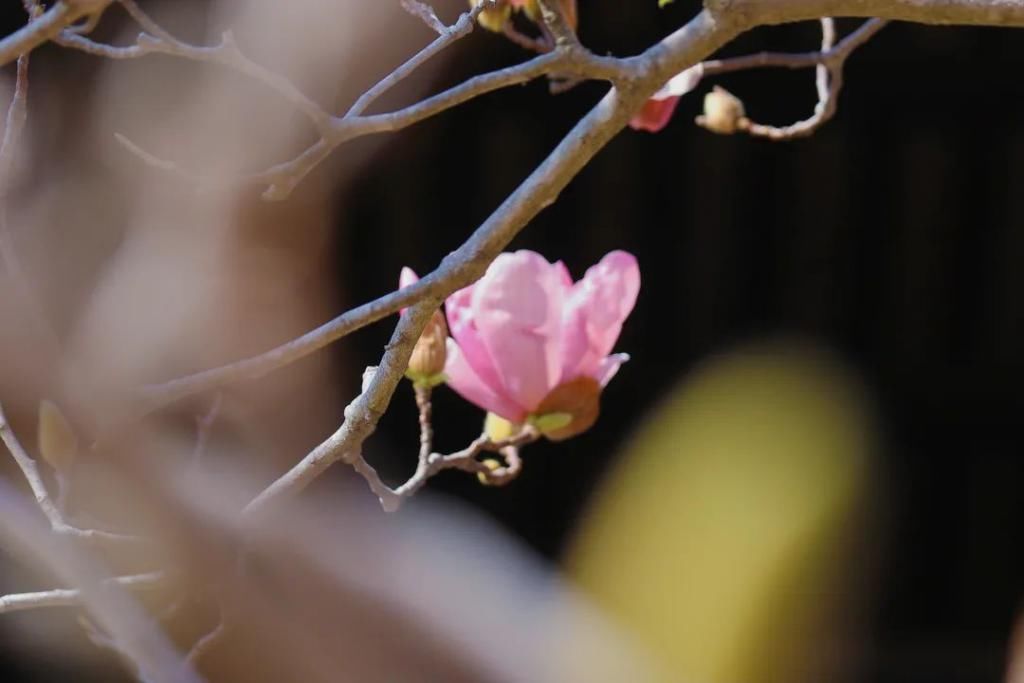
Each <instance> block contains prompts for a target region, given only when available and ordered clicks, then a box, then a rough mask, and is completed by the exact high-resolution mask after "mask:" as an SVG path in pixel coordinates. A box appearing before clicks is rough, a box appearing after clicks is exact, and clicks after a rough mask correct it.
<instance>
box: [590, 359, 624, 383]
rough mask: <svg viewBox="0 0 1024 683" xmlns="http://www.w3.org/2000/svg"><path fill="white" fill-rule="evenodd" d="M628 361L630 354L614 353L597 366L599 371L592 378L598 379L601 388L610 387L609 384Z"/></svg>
mask: <svg viewBox="0 0 1024 683" xmlns="http://www.w3.org/2000/svg"><path fill="white" fill-rule="evenodd" d="M628 360H629V354H628V353H613V354H612V355H610V356H606V357H604V358H602V359H601V361H600V362H599V363H598V364H597V369H596V370H595V371H594V374H592V375H591V377H593V378H594V379H596V380H597V381H598V383H599V384H600V385H601V387H602V388H604V387H606V386H608V382H611V381H612V378H613V377H615V374H616V373H617V372H618V371H619V368H620V367H622V364H623V363H625V362H626V361H628Z"/></svg>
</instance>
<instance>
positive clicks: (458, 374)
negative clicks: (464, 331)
mask: <svg viewBox="0 0 1024 683" xmlns="http://www.w3.org/2000/svg"><path fill="white" fill-rule="evenodd" d="M447 355H448V360H447V363H446V364H445V376H446V381H447V383H448V386H450V387H451V388H452V389H453V390H454V391H455V392H456V393H457V394H459V396H462V398H464V399H466V400H467V401H469V402H470V403H472V404H474V405H476V406H479V407H480V408H483V409H484V410H486V411H489V412H492V413H494V414H496V415H499V416H500V417H503V418H505V419H506V420H508V421H510V422H513V423H519V422H522V421H523V420H524V419H526V411H525V410H523V409H522V408H521V407H519V406H517V405H516V404H514V403H512V402H511V401H509V400H508V399H507V398H505V397H504V396H502V395H501V394H499V393H498V392H496V391H495V390H494V389H492V388H491V387H489V386H488V385H487V384H486V383H485V382H483V380H481V379H480V376H479V375H477V374H476V372H474V370H473V368H472V367H470V365H469V363H468V362H466V358H465V356H464V355H463V354H462V350H461V349H460V347H459V345H458V344H457V343H456V342H455V340H453V339H451V338H449V339H448V348H447Z"/></svg>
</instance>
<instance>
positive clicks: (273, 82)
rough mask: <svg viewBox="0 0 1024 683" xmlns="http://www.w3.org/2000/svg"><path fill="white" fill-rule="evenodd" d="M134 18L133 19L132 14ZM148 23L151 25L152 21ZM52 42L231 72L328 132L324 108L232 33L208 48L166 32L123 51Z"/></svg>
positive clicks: (74, 38)
mask: <svg viewBox="0 0 1024 683" xmlns="http://www.w3.org/2000/svg"><path fill="white" fill-rule="evenodd" d="M135 11H136V12H139V13H140V14H141V10H138V9H137V8H136V10H135ZM133 16H135V15H134V14H133ZM143 16H145V15H143ZM149 21H150V22H152V20H149ZM54 42H56V43H57V44H59V45H62V46H64V47H70V48H75V49H77V50H81V51H83V52H87V53H89V54H92V55H96V56H98V57H106V58H108V59H138V58H140V57H145V56H146V55H151V54H163V55H170V56H173V57H180V58H182V59H188V60H192V61H196V62H208V63H211V64H217V65H220V66H223V67H227V68H230V69H234V70H235V71H238V72H240V73H242V74H245V75H246V76H249V77H250V78H252V79H254V80H256V81H258V82H260V83H263V84H264V85H266V86H268V87H269V88H271V89H272V90H274V91H275V92H277V93H278V94H279V95H281V96H282V97H283V98H284V99H286V100H287V101H288V102H290V103H291V104H292V105H293V106H294V107H295V108H296V109H298V110H299V111H301V112H302V113H303V114H305V115H306V117H307V118H308V119H309V120H310V122H311V123H312V124H313V125H314V126H315V127H316V129H317V131H319V132H320V134H321V135H323V134H325V133H326V132H327V131H328V130H329V129H330V123H331V115H330V114H329V113H327V112H326V111H325V110H324V109H323V107H321V106H320V105H319V104H317V103H316V102H314V101H313V100H312V99H311V98H310V97H308V96H307V95H305V94H304V93H303V92H302V91H301V90H299V89H298V88H297V87H295V85H294V84H293V83H292V82H291V81H290V80H288V79H287V78H285V77H284V76H282V75H281V74H278V73H276V72H274V71H271V70H270V69H268V68H266V67H265V66H262V65H260V64H257V63H256V62H254V61H252V60H251V59H249V58H248V57H246V56H245V54H244V53H243V52H242V51H241V50H240V49H239V47H238V45H237V43H236V42H235V38H234V36H233V34H232V33H231V31H225V32H224V33H223V34H221V39H220V42H219V43H218V44H216V45H209V46H205V45H191V44H189V43H185V42H183V41H180V40H178V39H176V38H174V37H173V36H171V35H170V34H169V33H167V32H166V31H161V32H160V35H152V34H150V33H140V34H139V35H138V37H137V38H136V39H135V43H134V44H133V45H127V46H124V47H118V46H114V45H106V44H104V43H99V42H96V41H94V40H91V39H89V38H86V37H85V36H81V35H77V34H74V33H69V32H67V31H64V32H61V33H60V34H59V35H57V36H55V37H54Z"/></svg>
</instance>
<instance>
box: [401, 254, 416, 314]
mask: <svg viewBox="0 0 1024 683" xmlns="http://www.w3.org/2000/svg"><path fill="white" fill-rule="evenodd" d="M419 279H420V276H419V275H417V274H416V271H415V270H413V269H412V268H410V267H409V266H402V272H401V274H400V275H399V276H398V288H399V289H405V288H406V287H408V286H409V285H411V284H413V283H415V282H419ZM398 313H399V315H401V314H403V313H405V308H400V309H398Z"/></svg>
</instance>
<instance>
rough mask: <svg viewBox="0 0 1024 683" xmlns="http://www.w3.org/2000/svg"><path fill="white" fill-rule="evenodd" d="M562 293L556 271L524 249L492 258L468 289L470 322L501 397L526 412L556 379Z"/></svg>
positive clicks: (562, 281) (559, 372) (558, 360)
mask: <svg viewBox="0 0 1024 683" xmlns="http://www.w3.org/2000/svg"><path fill="white" fill-rule="evenodd" d="M566 294H567V290H566V288H565V285H564V280H563V278H562V275H561V273H560V272H559V268H558V267H557V266H555V265H553V264H551V263H548V261H547V260H546V259H545V258H544V257H543V256H541V255H540V254H537V253H535V252H532V251H528V250H521V251H517V252H514V253H511V254H508V253H506V254H501V255H500V256H498V258H497V259H495V260H494V263H492V264H491V266H490V268H488V270H487V274H486V275H484V277H483V279H482V280H480V282H478V283H477V286H476V288H475V289H474V291H473V295H472V304H471V307H472V313H473V322H474V325H475V327H476V330H477V331H478V332H479V335H480V340H481V341H482V342H483V344H484V346H485V347H486V348H487V351H488V353H489V355H490V357H491V359H492V360H493V361H494V369H495V370H496V371H497V374H498V376H499V377H500V379H501V383H502V386H503V388H504V394H505V396H506V397H507V398H509V399H511V400H513V401H515V403H517V404H518V405H520V406H522V407H524V408H526V409H527V410H529V409H530V408H532V407H534V406H536V405H537V404H538V403H540V401H541V400H543V398H544V396H546V395H547V393H548V391H549V390H550V389H551V388H552V387H553V386H554V385H555V384H556V383H557V382H558V380H559V377H560V374H561V367H560V361H561V358H560V339H559V337H560V331H561V326H562V321H561V316H562V304H563V301H564V300H565V296H566Z"/></svg>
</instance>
